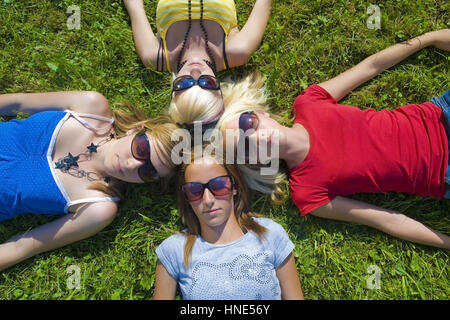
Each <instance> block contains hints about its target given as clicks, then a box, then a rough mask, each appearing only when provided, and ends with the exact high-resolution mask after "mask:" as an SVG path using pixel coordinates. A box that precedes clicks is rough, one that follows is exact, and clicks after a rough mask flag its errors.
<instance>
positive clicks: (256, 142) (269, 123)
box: [222, 111, 285, 164]
mask: <svg viewBox="0 0 450 320" xmlns="http://www.w3.org/2000/svg"><path fill="white" fill-rule="evenodd" d="M223 128H224V130H223V131H222V134H223V137H224V141H225V146H227V144H226V139H227V136H229V137H230V136H232V137H234V139H235V140H234V148H235V149H236V150H237V151H238V152H241V150H242V149H241V148H237V146H238V144H239V143H245V145H244V148H243V150H244V152H245V154H244V155H238V156H241V157H242V156H244V157H245V161H246V163H249V159H250V163H253V164H255V163H257V164H262V163H267V162H268V161H270V160H271V159H273V158H275V157H278V155H275V154H273V155H272V154H271V150H272V144H273V146H275V144H278V145H279V144H280V141H281V139H284V137H285V135H284V130H283V129H284V127H283V126H281V125H280V124H279V123H278V122H277V121H276V120H274V119H272V118H271V117H270V114H269V113H267V112H263V111H256V112H254V111H250V112H243V113H241V114H239V115H237V116H234V117H232V118H231V119H230V120H228V121H227V122H225V124H224V125H223ZM237 133H239V134H237ZM241 139H244V141H241ZM260 147H266V148H267V158H266V159H259V158H258V157H259V154H260V152H259V151H260V150H259V148H260ZM238 159H239V157H238ZM255 160H256V161H255Z"/></svg>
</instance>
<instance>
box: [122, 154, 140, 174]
mask: <svg viewBox="0 0 450 320" xmlns="http://www.w3.org/2000/svg"><path fill="white" fill-rule="evenodd" d="M143 163H144V160H138V159H136V158H135V157H133V156H131V157H130V158H128V160H127V162H126V166H127V169H128V170H129V171H131V172H133V171H135V170H137V169H138V168H139V167H140V166H142V164H143Z"/></svg>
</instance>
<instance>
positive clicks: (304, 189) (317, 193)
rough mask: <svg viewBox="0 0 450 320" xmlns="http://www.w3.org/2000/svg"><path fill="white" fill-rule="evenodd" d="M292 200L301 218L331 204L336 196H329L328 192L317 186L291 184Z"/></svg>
mask: <svg viewBox="0 0 450 320" xmlns="http://www.w3.org/2000/svg"><path fill="white" fill-rule="evenodd" d="M290 191H291V196H292V200H293V201H294V203H295V205H296V206H297V207H298V209H299V210H300V213H301V215H302V216H306V215H307V214H308V213H310V212H311V211H313V210H315V209H317V208H319V207H321V206H323V205H325V204H327V203H329V202H331V201H332V200H333V199H334V198H335V197H336V196H334V195H330V194H329V193H328V190H326V189H325V188H321V187H319V186H303V185H299V184H291V185H290Z"/></svg>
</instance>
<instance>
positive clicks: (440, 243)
mask: <svg viewBox="0 0 450 320" xmlns="http://www.w3.org/2000/svg"><path fill="white" fill-rule="evenodd" d="M311 214H313V215H315V216H317V217H320V218H325V219H333V220H340V221H348V222H353V223H358V224H362V225H366V226H369V227H372V228H374V229H377V230H380V231H383V232H385V233H387V234H390V235H392V236H394V237H397V238H401V239H404V240H408V241H413V242H416V243H420V244H425V245H429V246H433V247H439V248H445V249H450V237H449V236H447V235H445V234H442V233H440V232H438V231H435V230H433V229H431V228H429V227H427V226H425V225H423V224H422V223H420V222H419V221H416V220H414V219H411V218H409V217H407V216H405V215H404V214H402V213H398V212H395V211H392V210H388V209H384V208H379V207H376V206H373V205H371V204H368V203H364V202H360V201H357V200H353V199H347V198H342V197H336V198H335V199H334V200H333V201H331V202H330V203H328V204H326V205H324V206H322V207H319V208H317V209H315V210H314V211H312V212H311Z"/></svg>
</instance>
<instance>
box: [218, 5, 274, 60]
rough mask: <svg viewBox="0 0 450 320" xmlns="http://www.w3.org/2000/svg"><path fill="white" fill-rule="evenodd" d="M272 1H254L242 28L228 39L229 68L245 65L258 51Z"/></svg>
mask: <svg viewBox="0 0 450 320" xmlns="http://www.w3.org/2000/svg"><path fill="white" fill-rule="evenodd" d="M271 9H272V0H256V2H255V5H254V6H253V10H252V12H251V13H250V16H249V18H248V19H247V22H246V23H245V25H244V27H243V28H242V29H241V31H239V33H238V34H235V35H234V36H233V37H231V38H230V39H228V43H227V56H228V58H229V63H230V67H237V66H241V65H243V64H245V63H246V62H247V61H248V59H249V58H250V56H251V55H252V54H253V52H255V51H256V49H258V47H259V45H260V43H261V40H262V38H263V35H264V30H265V29H266V26H267V22H268V21H269V17H270V11H271Z"/></svg>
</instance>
